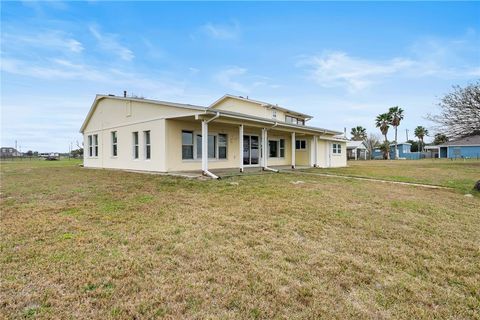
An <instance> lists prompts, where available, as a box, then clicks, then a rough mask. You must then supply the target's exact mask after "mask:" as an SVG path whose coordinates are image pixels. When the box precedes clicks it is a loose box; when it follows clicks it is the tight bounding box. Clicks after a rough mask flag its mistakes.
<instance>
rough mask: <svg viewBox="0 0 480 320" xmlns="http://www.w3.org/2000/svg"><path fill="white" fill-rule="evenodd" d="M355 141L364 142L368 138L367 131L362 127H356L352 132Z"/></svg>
mask: <svg viewBox="0 0 480 320" xmlns="http://www.w3.org/2000/svg"><path fill="white" fill-rule="evenodd" d="M350 134H351V135H352V140H353V141H363V140H365V138H367V129H365V128H364V127H362V126H356V127H355V128H352V130H351V131H350Z"/></svg>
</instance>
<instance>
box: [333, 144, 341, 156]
mask: <svg viewBox="0 0 480 320" xmlns="http://www.w3.org/2000/svg"><path fill="white" fill-rule="evenodd" d="M332 148H333V153H334V154H341V153H342V145H341V144H340V143H333V144H332Z"/></svg>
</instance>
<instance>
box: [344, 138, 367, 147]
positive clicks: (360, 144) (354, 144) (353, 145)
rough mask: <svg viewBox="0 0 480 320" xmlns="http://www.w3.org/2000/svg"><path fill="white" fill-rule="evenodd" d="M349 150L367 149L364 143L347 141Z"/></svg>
mask: <svg viewBox="0 0 480 320" xmlns="http://www.w3.org/2000/svg"><path fill="white" fill-rule="evenodd" d="M347 149H366V147H365V145H364V144H363V141H354V140H351V141H347Z"/></svg>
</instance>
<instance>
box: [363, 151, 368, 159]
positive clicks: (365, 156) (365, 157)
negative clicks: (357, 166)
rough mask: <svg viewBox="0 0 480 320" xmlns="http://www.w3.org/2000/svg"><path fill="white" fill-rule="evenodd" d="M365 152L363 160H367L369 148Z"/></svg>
mask: <svg viewBox="0 0 480 320" xmlns="http://www.w3.org/2000/svg"><path fill="white" fill-rule="evenodd" d="M363 154H364V157H363V158H364V159H363V160H367V149H365V150H364V151H363Z"/></svg>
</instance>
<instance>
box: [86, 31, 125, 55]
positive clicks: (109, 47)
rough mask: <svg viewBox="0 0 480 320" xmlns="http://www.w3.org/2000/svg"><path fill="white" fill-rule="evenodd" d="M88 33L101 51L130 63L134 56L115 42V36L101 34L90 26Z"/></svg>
mask: <svg viewBox="0 0 480 320" xmlns="http://www.w3.org/2000/svg"><path fill="white" fill-rule="evenodd" d="M89 30H90V33H91V34H92V35H93V36H94V37H95V39H97V41H98V44H99V46H100V48H102V49H103V50H105V51H107V52H110V53H113V54H115V55H118V56H119V57H120V58H121V59H123V60H126V61H131V60H132V59H133V58H134V57H135V55H134V54H133V52H132V50H130V49H129V48H127V47H125V46H123V45H121V44H120V43H119V42H118V41H117V40H116V38H117V35H115V34H112V33H105V34H103V33H101V32H100V31H99V30H98V27H97V26H95V25H91V26H90V27H89Z"/></svg>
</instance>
